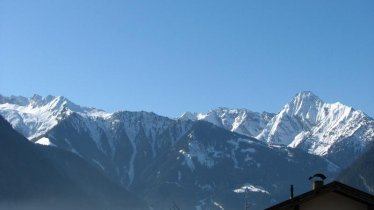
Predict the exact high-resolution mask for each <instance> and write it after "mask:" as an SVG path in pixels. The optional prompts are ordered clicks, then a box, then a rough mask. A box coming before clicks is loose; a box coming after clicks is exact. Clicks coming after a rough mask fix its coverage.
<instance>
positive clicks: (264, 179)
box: [0, 92, 374, 209]
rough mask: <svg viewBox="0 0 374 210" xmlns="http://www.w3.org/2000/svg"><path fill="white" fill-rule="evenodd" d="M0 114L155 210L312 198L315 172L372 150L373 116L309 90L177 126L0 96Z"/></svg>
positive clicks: (331, 170) (137, 115) (148, 117)
mask: <svg viewBox="0 0 374 210" xmlns="http://www.w3.org/2000/svg"><path fill="white" fill-rule="evenodd" d="M0 115H2V116H3V117H4V118H5V119H6V120H7V121H9V122H10V124H11V125H12V127H13V128H14V129H16V130H17V131H18V132H20V133H21V134H23V135H24V136H25V137H27V138H28V139H29V140H30V141H32V142H35V143H37V144H43V145H47V146H48V147H49V148H58V149H62V150H65V151H69V152H72V153H75V154H76V155H77V156H78V157H80V158H82V159H84V160H85V161H87V162H88V163H90V164H91V165H92V166H93V167H95V168H96V169H97V170H99V171H101V172H103V173H104V174H106V176H108V177H109V178H110V179H112V180H113V181H115V182H118V183H119V184H120V185H122V186H123V187H124V188H126V189H128V190H130V191H131V192H133V193H136V194H137V195H139V196H141V197H143V198H144V199H145V200H146V201H147V202H148V204H147V205H149V206H151V207H152V208H153V209H167V208H170V207H171V205H172V204H173V203H174V202H175V203H177V204H178V205H179V206H181V207H183V208H182V209H194V208H195V209H208V208H211V209H221V208H227V209H238V208H242V206H243V203H244V194H246V193H244V192H247V193H248V194H250V196H249V199H250V201H251V203H252V207H253V209H261V208H263V207H266V206H269V205H271V204H272V203H274V202H278V201H281V200H282V199H286V198H287V196H288V195H287V191H288V187H289V184H294V185H295V186H297V187H298V188H297V189H298V190H300V191H299V192H300V193H301V192H303V191H305V190H308V189H309V183H308V182H307V177H308V176H310V175H312V174H313V173H315V172H322V173H325V174H326V175H328V177H329V178H330V179H334V178H335V177H337V175H338V173H339V172H340V170H341V169H342V168H345V167H348V166H351V163H352V162H353V161H355V160H356V159H357V158H358V157H360V156H361V155H362V154H364V153H365V152H366V151H367V149H368V148H369V145H371V144H372V143H373V142H374V141H373V140H374V120H373V119H372V118H371V117H369V116H367V115H366V114H365V113H363V112H362V111H358V110H354V109H353V108H351V107H348V106H345V105H343V104H341V103H334V104H328V103H325V102H323V101H322V100H321V99H319V98H318V97H317V96H315V95H314V94H313V93H311V92H301V93H299V94H297V95H296V96H295V98H294V99H292V100H291V102H290V103H288V104H287V105H285V107H284V108H283V109H282V110H281V111H280V112H279V113H278V114H272V113H267V112H263V113H257V112H252V111H249V110H246V109H229V108H218V109H215V110H211V111H209V112H207V113H189V112H187V113H185V114H183V115H182V116H181V117H180V118H178V119H170V118H168V117H163V116H159V115H157V114H155V113H150V112H128V111H120V112H115V113H109V112H105V111H103V110H99V109H95V108H87V107H81V106H78V105H76V104H74V103H72V102H71V101H69V100H68V99H66V98H64V97H61V96H60V97H54V96H47V97H41V96H38V95H35V96H33V97H31V98H25V97H20V96H11V97H4V96H1V95H0ZM371 179H373V178H371ZM370 183H371V182H370ZM366 190H367V189H366Z"/></svg>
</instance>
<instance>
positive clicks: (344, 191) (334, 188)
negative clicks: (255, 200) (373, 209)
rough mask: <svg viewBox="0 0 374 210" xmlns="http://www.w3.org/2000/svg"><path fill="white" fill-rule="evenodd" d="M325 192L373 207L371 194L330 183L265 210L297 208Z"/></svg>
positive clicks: (373, 198)
mask: <svg viewBox="0 0 374 210" xmlns="http://www.w3.org/2000/svg"><path fill="white" fill-rule="evenodd" d="M327 192H334V193H338V194H340V195H343V196H346V197H349V198H351V199H353V200H356V201H358V202H361V203H365V204H366V205H368V206H374V196H373V195H371V194H368V193H366V192H363V191H361V190H358V189H356V188H353V187H350V186H348V185H345V184H343V183H341V182H337V181H334V182H331V183H329V184H326V185H324V186H321V187H319V188H317V189H315V190H312V191H309V192H306V193H303V194H301V195H299V196H296V197H294V198H292V199H289V200H286V201H284V202H281V203H279V204H276V205H274V206H272V207H269V208H267V209H265V210H274V209H286V208H290V207H292V206H297V205H299V204H302V203H304V202H307V201H309V200H311V199H313V198H315V197H316V196H319V195H321V194H324V193H327Z"/></svg>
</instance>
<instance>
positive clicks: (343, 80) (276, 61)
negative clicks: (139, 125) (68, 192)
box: [0, 0, 374, 117]
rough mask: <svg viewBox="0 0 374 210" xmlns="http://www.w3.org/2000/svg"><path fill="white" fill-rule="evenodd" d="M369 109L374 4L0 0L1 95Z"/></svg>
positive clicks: (135, 105) (103, 102) (141, 103)
mask: <svg viewBox="0 0 374 210" xmlns="http://www.w3.org/2000/svg"><path fill="white" fill-rule="evenodd" d="M303 90H310V91H313V92H314V93H315V94H316V95H318V96H320V97H321V98H322V99H323V100H325V101H327V102H335V101H340V102H342V103H344V104H347V105H350V106H353V107H355V108H357V109H361V110H363V111H365V112H366V113H368V114H369V115H370V116H372V117H373V116H374V1H373V0H367V1H361V0H351V1H346V0H323V1H320V0H294V1H290V0H258V1H252V0H243V1H239V0H238V1H231V0H230V1H229V0H157V1H155V0H149V1H143V0H133V1H125V0H118V1H114V0H113V1H108V0H102V1H95V0H86V1H83V0H32V1H30V0H24V1H22V0H0V94H2V95H24V96H31V95H33V94H34V93H37V94H40V95H47V94H52V95H63V96H65V97H67V98H69V99H70V100H72V101H73V102H75V103H77V104H80V105H86V106H93V107H98V108H101V109H105V110H107V111H115V110H131V111H140V110H145V111H153V112H156V113H158V114H161V115H166V116H171V117H175V116H178V115H180V114H182V113H183V112H184V111H208V110H209V109H211V108H215V107H237V108H248V109H251V110H253V111H263V110H266V111H270V112H278V111H279V110H280V109H281V108H282V107H283V106H284V105H285V104H286V103H287V102H288V101H289V100H291V98H292V97H293V96H294V95H295V94H296V93H297V92H300V91H303Z"/></svg>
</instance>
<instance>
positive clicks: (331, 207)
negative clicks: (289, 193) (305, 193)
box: [299, 192, 367, 210]
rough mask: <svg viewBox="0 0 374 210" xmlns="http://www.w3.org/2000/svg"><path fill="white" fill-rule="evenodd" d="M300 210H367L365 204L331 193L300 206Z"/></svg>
mask: <svg viewBox="0 0 374 210" xmlns="http://www.w3.org/2000/svg"><path fill="white" fill-rule="evenodd" d="M299 209H300V210H317V209H318V210H367V206H366V205H365V204H363V203H360V202H358V201H355V200H353V199H351V198H348V197H345V196H343V195H340V194H337V193H334V192H329V193H326V194H323V195H320V196H317V197H315V198H314V199H312V200H310V201H307V202H305V203H303V204H301V205H300V208H299Z"/></svg>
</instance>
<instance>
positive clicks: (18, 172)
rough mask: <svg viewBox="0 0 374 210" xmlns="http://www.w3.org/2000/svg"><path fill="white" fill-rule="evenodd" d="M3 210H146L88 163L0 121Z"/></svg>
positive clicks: (1, 199) (0, 177)
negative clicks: (45, 144)
mask: <svg viewBox="0 0 374 210" xmlns="http://www.w3.org/2000/svg"><path fill="white" fill-rule="evenodd" d="M0 167H1V172H0V185H1V188H0V209H7V210H25V209H28V210H30V209H31V210H44V209H45V210H47V209H56V210H59V209H61V210H62V209H80V210H85V209H87V210H88V209H90V210H91V209H92V210H95V209H114V210H115V209H123V208H130V209H145V208H146V205H144V204H142V203H141V201H140V199H138V198H136V197H135V196H133V195H131V194H130V193H129V192H126V191H125V190H124V189H123V188H121V187H120V186H119V185H117V184H115V183H114V182H112V181H110V180H109V179H108V178H107V177H106V176H105V175H103V173H101V172H99V171H98V170H97V169H95V167H93V166H91V165H90V164H89V163H88V162H86V161H84V160H82V159H81V158H79V157H77V156H76V155H74V154H72V153H70V152H66V151H63V150H60V149H57V148H53V147H47V146H42V145H38V144H33V143H31V142H30V141H28V140H27V139H26V138H24V137H23V136H22V135H20V134H19V133H17V132H16V131H14V130H13V129H12V127H11V126H10V124H9V123H8V122H6V121H5V120H4V119H3V118H2V117H0Z"/></svg>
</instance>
